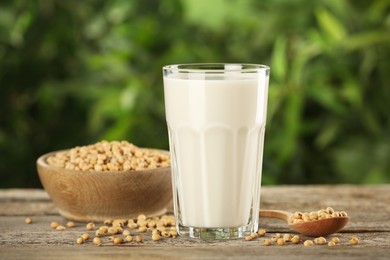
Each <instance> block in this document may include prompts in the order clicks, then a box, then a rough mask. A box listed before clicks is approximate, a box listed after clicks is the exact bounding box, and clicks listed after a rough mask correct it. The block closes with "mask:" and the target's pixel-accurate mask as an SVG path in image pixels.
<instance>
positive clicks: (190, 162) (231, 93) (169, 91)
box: [163, 63, 270, 239]
mask: <svg viewBox="0 0 390 260" xmlns="http://www.w3.org/2000/svg"><path fill="white" fill-rule="evenodd" d="M269 72H270V68H269V67H268V66H265V65H257V64H219V63H217V64H206V63H205V64H181V65H169V66H165V67H163V76H164V96H165V113H166V120H167V125H168V132H169V146H170V152H171V160H172V164H171V165H172V185H173V202H174V214H175V218H176V228H177V231H178V233H179V235H181V236H184V237H192V238H202V239H230V238H240V237H244V236H246V235H248V234H250V233H251V232H256V231H257V229H258V219H259V213H258V212H259V204H260V187H261V170H262V158H263V144H264V132H265V124H266V114H267V96H268V80H269Z"/></svg>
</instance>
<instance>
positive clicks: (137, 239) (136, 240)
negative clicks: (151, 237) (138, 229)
mask: <svg viewBox="0 0 390 260" xmlns="http://www.w3.org/2000/svg"><path fill="white" fill-rule="evenodd" d="M142 241H143V239H142V236H136V237H135V242H137V243H141V242H142Z"/></svg>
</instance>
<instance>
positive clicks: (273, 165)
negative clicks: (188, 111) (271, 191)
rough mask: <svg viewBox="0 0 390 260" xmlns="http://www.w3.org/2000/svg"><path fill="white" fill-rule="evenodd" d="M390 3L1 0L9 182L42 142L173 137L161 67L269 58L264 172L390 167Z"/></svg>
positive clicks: (301, 176) (0, 128)
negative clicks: (167, 121)
mask: <svg viewBox="0 0 390 260" xmlns="http://www.w3.org/2000/svg"><path fill="white" fill-rule="evenodd" d="M389 11H390V3H389V1H387V0H373V1H351V0H350V1H347V0H328V1H304V0H294V1H291V0H277V1H271V0H268V1H256V0H241V1H240V0H215V1H202V0H201V1H197V0H167V1H158V0H147V1H128V0H114V1H103V0H85V1H76V0H68V1H61V0H41V1H38V0H37V1H26V0H12V1H11V0H3V1H2V2H1V3H0V154H1V155H2V157H1V158H0V174H1V177H2V183H1V184H0V186H1V187H37V186H39V185H40V184H39V180H38V178H37V174H36V170H35V160H36V159H37V157H38V156H39V155H41V154H43V153H46V152H49V151H53V150H58V149H66V148H70V147H73V146H76V145H84V144H88V143H93V142H96V141H98V140H101V139H108V140H114V139H116V140H121V139H126V140H129V141H130V142H133V143H135V144H137V145H140V146H146V147H158V148H165V149H167V148H168V140H167V132H166V125H165V117H164V100H163V88H162V73H161V67H162V66H163V65H166V64H173V63H188V62H245V63H264V64H269V65H270V66H271V83H270V90H269V108H268V110H269V111H268V125H267V133H266V142H265V155H264V172H263V183H264V184H279V183H284V184H288V183H336V182H348V183H383V182H389V181H390V175H389V171H390V160H389V158H390V157H389V155H390V117H389V102H390V88H389V86H390V74H389V71H390V48H389V46H390V17H389V16H388V13H389Z"/></svg>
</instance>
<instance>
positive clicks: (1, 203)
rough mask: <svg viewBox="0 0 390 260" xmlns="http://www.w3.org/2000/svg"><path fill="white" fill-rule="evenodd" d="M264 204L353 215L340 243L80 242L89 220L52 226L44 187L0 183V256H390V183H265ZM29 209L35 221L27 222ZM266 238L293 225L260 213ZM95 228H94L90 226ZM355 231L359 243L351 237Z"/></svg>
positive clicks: (147, 238) (56, 218)
mask: <svg viewBox="0 0 390 260" xmlns="http://www.w3.org/2000/svg"><path fill="white" fill-rule="evenodd" d="M261 196H262V197H261V207H262V208H263V209H282V210H287V211H296V210H300V211H312V210H317V209H320V208H326V207H328V206H331V207H333V208H334V209H335V210H345V211H346V212H347V213H348V214H349V216H350V217H351V219H350V222H349V223H348V225H347V226H346V227H345V228H344V229H343V230H342V232H340V233H338V234H336V235H337V236H338V237H339V238H341V241H342V243H341V244H340V245H337V246H335V247H328V246H326V245H325V246H319V245H314V246H313V247H304V246H303V245H302V244H299V245H293V244H287V245H285V246H277V245H271V246H268V247H266V246H264V245H263V243H262V240H263V239H262V238H260V239H256V240H253V241H244V240H243V239H239V240H230V241H201V240H195V239H184V238H181V237H178V238H175V239H172V238H170V239H163V240H160V241H158V242H155V241H152V240H151V239H150V235H149V236H147V235H145V242H144V243H142V244H139V245H137V244H135V243H132V244H123V245H119V246H114V245H111V244H108V243H106V244H105V245H103V246H101V247H97V246H94V245H93V244H91V243H90V242H89V243H86V244H83V245H78V244H76V242H75V241H76V238H77V237H78V236H80V235H82V234H83V233H85V224H84V223H76V225H77V226H76V227H75V228H71V229H70V228H68V229H66V230H65V231H54V230H52V229H51V228H50V223H51V221H57V222H60V223H63V224H65V223H66V220H65V219H63V218H62V217H61V216H59V215H58V213H57V211H56V208H55V207H54V205H53V204H52V202H51V201H50V198H49V197H48V195H47V193H46V192H45V191H43V190H25V189H23V190H22V189H10V190H0V259H106V258H110V259H119V258H127V259H129V258H134V259H139V258H149V259H150V258H154V259H155V258H166V259H199V258H206V259H217V258H233V259H235V258H237V259H249V258H263V259H390V184H385V185H379V186H355V185H337V186H324V185H321V186H276V187H263V188H262V195H261ZM27 216H31V217H32V219H33V223H32V224H30V225H28V224H25V222H24V220H25V218H26V217H27ZM260 222H261V227H262V228H265V229H266V230H267V232H268V233H267V235H266V237H271V236H272V235H273V234H274V233H277V232H278V233H287V232H291V231H290V230H289V229H288V227H287V226H286V224H285V223H284V222H283V221H280V220H276V219H275V220H273V219H261V221H260ZM89 233H91V234H93V232H89ZM352 236H357V237H359V239H360V243H359V244H358V245H355V246H352V245H349V244H348V240H349V238H350V237H352Z"/></svg>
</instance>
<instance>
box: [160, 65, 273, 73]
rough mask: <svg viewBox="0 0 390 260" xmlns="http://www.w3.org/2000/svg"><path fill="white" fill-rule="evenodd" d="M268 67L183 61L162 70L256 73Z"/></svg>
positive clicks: (166, 66)
mask: <svg viewBox="0 0 390 260" xmlns="http://www.w3.org/2000/svg"><path fill="white" fill-rule="evenodd" d="M229 66H230V67H229ZM227 67H229V68H227ZM269 69H270V67H269V66H267V65H263V64H255V63H183V64H172V65H165V66H163V70H164V71H167V70H170V71H174V72H179V73H191V72H196V73H222V72H226V71H228V72H239V73H240V72H244V73H251V72H253V73H256V72H259V71H261V70H269Z"/></svg>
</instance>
